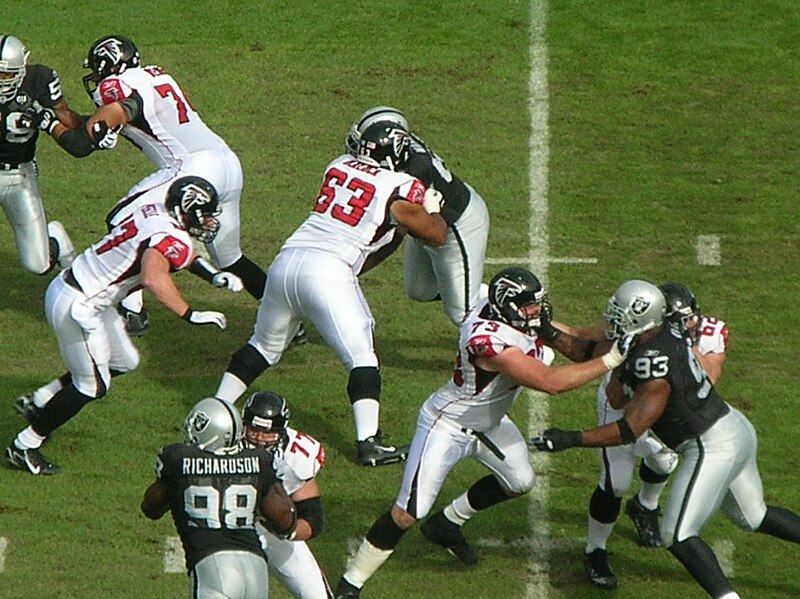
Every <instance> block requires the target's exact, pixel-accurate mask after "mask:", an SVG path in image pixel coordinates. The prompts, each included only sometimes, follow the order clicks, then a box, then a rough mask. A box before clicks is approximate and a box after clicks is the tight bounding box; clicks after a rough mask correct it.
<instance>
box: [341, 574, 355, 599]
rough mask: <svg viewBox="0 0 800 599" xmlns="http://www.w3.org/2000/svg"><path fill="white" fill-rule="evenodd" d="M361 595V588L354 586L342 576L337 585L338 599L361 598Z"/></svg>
mask: <svg viewBox="0 0 800 599" xmlns="http://www.w3.org/2000/svg"><path fill="white" fill-rule="evenodd" d="M359 597H361V589H359V588H356V587H354V586H353V585H352V584H350V583H349V582H347V580H345V578H344V576H342V579H341V580H340V581H339V585H338V586H337V587H336V599H359Z"/></svg>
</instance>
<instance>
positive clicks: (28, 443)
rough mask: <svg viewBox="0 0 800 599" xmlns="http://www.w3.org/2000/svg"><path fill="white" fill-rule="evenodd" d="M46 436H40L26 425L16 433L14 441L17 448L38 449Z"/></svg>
mask: <svg viewBox="0 0 800 599" xmlns="http://www.w3.org/2000/svg"><path fill="white" fill-rule="evenodd" d="M46 438H47V437H42V436H41V435H40V434H39V433H37V432H36V431H35V430H33V428H32V427H30V426H29V427H28V428H26V429H25V430H23V431H22V432H21V433H20V434H18V435H17V438H16V439H14V443H15V444H16V446H17V447H18V448H19V449H39V448H40V447H41V446H42V443H44V440H45V439H46Z"/></svg>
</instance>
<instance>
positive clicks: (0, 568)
mask: <svg viewBox="0 0 800 599" xmlns="http://www.w3.org/2000/svg"><path fill="white" fill-rule="evenodd" d="M6 549H8V539H7V538H5V537H0V572H5V571H6Z"/></svg>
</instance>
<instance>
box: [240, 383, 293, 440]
mask: <svg viewBox="0 0 800 599" xmlns="http://www.w3.org/2000/svg"><path fill="white" fill-rule="evenodd" d="M242 420H243V421H244V426H245V435H246V437H247V441H248V442H249V443H251V444H252V445H256V446H258V447H267V448H274V447H278V446H280V447H283V445H284V444H285V443H286V440H287V439H288V434H287V432H286V427H287V426H289V405H288V404H287V403H286V400H285V399H284V398H283V396H281V395H280V394H278V393H275V392H274V391H261V392H259V393H253V394H252V395H251V396H250V397H248V398H247V401H246V402H245V404H244V413H243V415H242ZM263 433H277V435H275V436H274V438H270V439H269V440H267V439H265V438H264V436H263Z"/></svg>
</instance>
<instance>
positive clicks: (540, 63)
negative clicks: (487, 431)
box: [525, 0, 550, 599]
mask: <svg viewBox="0 0 800 599" xmlns="http://www.w3.org/2000/svg"><path fill="white" fill-rule="evenodd" d="M547 9H548V6H547V0H531V5H530V10H531V13H530V14H531V31H530V75H529V79H528V111H529V113H530V119H531V132H530V137H529V139H528V150H529V166H528V185H529V189H530V191H529V194H530V195H529V210H530V221H529V228H528V245H529V254H528V265H529V266H530V268H531V270H532V271H533V272H534V274H536V275H537V276H538V277H539V279H540V280H541V281H542V284H544V285H545V287H546V286H547V280H548V272H547V268H548V264H549V263H550V250H549V245H550V244H549V238H548V234H547V218H548V204H547V202H548V191H549V187H548V182H549V179H548V166H549V160H550V129H549V125H548V113H549V91H548V87H547V37H546V33H547V30H546V23H547ZM527 398H528V401H529V406H530V407H529V412H528V433H529V435H530V436H532V435H534V434H536V433H537V432H538V431H540V430H544V429H545V428H546V425H547V422H548V421H549V419H550V409H549V403H548V399H547V396H546V395H545V394H544V393H540V392H533V391H531V392H529V393H527ZM531 461H532V463H533V467H534V470H535V471H536V473H537V475H538V476H537V479H536V485H535V486H534V488H533V490H532V491H531V493H530V499H529V509H528V516H529V521H530V558H529V561H528V572H529V578H528V582H527V587H526V589H525V590H526V594H525V596H526V597H527V598H528V599H542V598H543V597H547V596H549V594H550V566H549V564H550V561H549V539H550V520H549V508H548V503H549V498H550V481H549V480H548V479H547V477H546V476H545V475H544V473H545V472H547V471H548V469H549V467H550V456H549V455H548V454H547V453H544V452H542V453H539V452H534V453H533V454H532V456H531Z"/></svg>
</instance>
